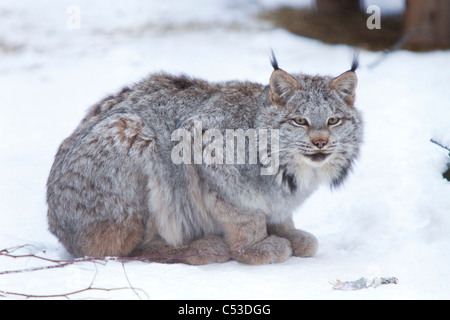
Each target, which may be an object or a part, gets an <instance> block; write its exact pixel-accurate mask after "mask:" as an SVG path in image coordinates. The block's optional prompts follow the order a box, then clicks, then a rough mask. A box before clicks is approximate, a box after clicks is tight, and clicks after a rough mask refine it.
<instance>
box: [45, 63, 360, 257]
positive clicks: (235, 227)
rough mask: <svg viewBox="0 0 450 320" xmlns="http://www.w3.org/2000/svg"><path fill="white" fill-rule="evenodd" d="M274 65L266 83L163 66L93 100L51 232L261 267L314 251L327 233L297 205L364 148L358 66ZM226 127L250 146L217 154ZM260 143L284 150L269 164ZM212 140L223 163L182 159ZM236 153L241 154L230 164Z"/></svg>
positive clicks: (122, 247) (56, 189)
mask: <svg viewBox="0 0 450 320" xmlns="http://www.w3.org/2000/svg"><path fill="white" fill-rule="evenodd" d="M271 63H272V67H273V72H272V75H271V77H270V80H269V84H268V85H262V84H258V83H252V82H240V81H230V82H225V83H210V82H207V81H203V80H200V79H194V78H191V77H188V76H186V75H178V76H174V75H170V74H166V73H158V74H152V75H150V76H148V77H147V78H145V79H143V80H141V81H140V82H138V83H136V84H134V85H132V86H129V87H125V88H123V89H122V90H120V92H118V93H117V94H114V95H111V96H108V97H106V98H105V99H103V100H102V101H100V102H98V103H97V104H95V105H94V106H92V107H91V108H90V109H89V110H88V112H87V114H86V116H85V117H84V119H83V120H82V121H81V123H80V124H79V126H78V127H77V128H76V130H75V131H74V132H73V133H72V134H71V135H70V136H69V137H68V138H67V139H65V140H64V141H63V142H62V144H61V146H60V147H59V149H58V151H57V154H56V156H55V161H54V164H53V166H52V169H51V172H50V176H49V178H48V182H47V203H48V221H49V229H50V231H51V232H52V233H53V234H54V235H56V237H57V238H58V239H59V241H60V242H61V243H62V244H63V245H64V246H65V248H66V249H67V251H68V252H69V253H70V254H72V255H73V256H75V257H83V256H91V257H105V256H119V257H131V256H139V257H144V258H145V259H147V260H148V261H155V262H164V263H186V264H194V265H201V264H209V263H220V262H225V261H228V260H231V259H232V260H236V261H238V262H242V263H246V264H254V265H258V264H268V263H278V262H282V261H285V260H286V259H287V258H289V257H290V256H297V257H309V256H313V255H314V254H315V253H316V251H317V249H318V241H317V239H316V238H315V237H314V236H313V235H312V234H310V233H308V232H305V231H302V230H297V229H296V228H295V226H294V223H293V217H292V214H293V211H294V210H295V209H296V208H298V207H299V206H300V205H301V204H302V203H303V202H304V201H305V200H306V199H307V198H308V197H309V196H310V195H311V193H312V192H313V191H314V190H315V189H316V188H317V187H318V186H319V185H321V184H326V185H331V186H338V185H340V184H341V183H342V182H343V181H344V179H345V178H346V176H347V175H348V173H349V171H350V170H351V168H352V165H353V162H354V160H355V159H356V158H357V156H358V154H359V148H360V144H361V141H362V127H363V123H362V118H361V114H360V112H359V111H358V110H357V109H356V108H355V107H354V102H355V89H356V84H357V76H356V73H355V70H356V68H357V65H358V61H357V59H356V58H355V59H354V61H353V65H352V67H351V69H350V70H349V71H347V72H345V73H343V74H341V75H339V76H337V77H330V76H310V75H305V74H289V73H287V72H286V71H284V70H282V69H280V68H279V66H278V62H277V60H276V58H275V56H274V55H272V59H271ZM199 123H200V124H201V126H200V128H199V125H198V124H199ZM180 129H182V130H184V131H183V132H184V133H185V135H184V136H183V137H182V139H181V138H180V137H178V138H177V137H175V139H174V132H176V131H177V130H180ZM227 130H234V132H238V131H239V130H241V132H245V133H247V136H246V137H244V140H241V142H242V141H244V143H243V144H241V148H238V147H236V148H234V147H233V149H231V148H230V149H227V150H225V151H223V152H220V150H219V149H218V148H216V149H214V148H213V149H211V148H209V149H208V146H209V147H210V145H209V144H212V143H213V142H214V143H218V142H220V144H218V145H216V146H220V145H223V144H222V142H224V141H222V140H221V139H223V140H226V139H225V137H227ZM251 130H254V132H256V133H260V132H262V133H264V132H266V133H267V136H266V137H265V138H264V139H262V138H261V136H260V135H259V134H255V135H250V134H248V133H249V132H253V131H251ZM208 132H209V133H211V132H213V133H215V136H214V137H212V136H211V134H210V135H209V137H208V139H203V140H202V139H200V140H198V139H197V140H195V139H196V137H197V138H198V137H199V135H202V137H205V136H206V135H207V133H208ZM187 133H189V134H187ZM220 134H222V135H220ZM234 138H236V137H234ZM250 138H252V139H253V138H254V139H256V140H255V141H256V147H255V143H253V142H252V141H251V139H250ZM272 138H274V139H272ZM275 138H277V139H275ZM231 140H233V137H232V138H231V139H230V141H231ZM263 140H264V141H263ZM199 141H200V142H199ZM180 143H185V144H184V145H183V146H185V147H186V148H184V149H183V148H180ZM208 143H209V144H208ZM177 146H178V148H179V149H176V147H177ZM242 146H243V147H244V149H245V150H244V151H245V152H246V153H245V155H244V156H243V155H242V154H239V153H240V152H242V149H243V148H242ZM174 148H175V150H176V151H175V152H174ZM189 148H192V150H191V149H189ZM255 148H257V149H258V153H257V155H261V154H264V153H265V155H266V157H265V158H266V160H267V159H268V158H271V157H272V159H277V161H276V162H274V165H273V166H272V169H274V170H272V172H271V173H268V174H262V171H261V169H264V168H267V167H268V166H269V165H270V164H269V162H268V161H263V160H264V159H263V158H264V157H260V156H259V157H256V158H255V157H253V156H252V155H251V152H252V151H254V149H255ZM207 149H208V150H209V155H210V156H212V157H215V158H216V160H217V161H210V162H208V163H207V162H206V161H202V159H201V158H200V159H197V161H195V159H192V158H191V161H174V159H173V158H174V155H175V156H180V157H184V156H188V155H190V153H189V152H190V151H192V153H193V156H194V158H195V157H196V151H197V155H198V152H200V155H205V151H206V150H207ZM230 150H231V151H230ZM206 153H208V152H206ZM230 155H231V156H235V159H237V158H239V157H240V159H241V161H240V162H237V161H233V162H232V163H230V161H223V160H224V159H222V157H223V158H225V157H226V156H230ZM190 156H192V155H190ZM181 159H183V158H181ZM255 159H256V160H255ZM178 160H179V159H178ZM193 160H194V161H193ZM220 160H222V161H220Z"/></svg>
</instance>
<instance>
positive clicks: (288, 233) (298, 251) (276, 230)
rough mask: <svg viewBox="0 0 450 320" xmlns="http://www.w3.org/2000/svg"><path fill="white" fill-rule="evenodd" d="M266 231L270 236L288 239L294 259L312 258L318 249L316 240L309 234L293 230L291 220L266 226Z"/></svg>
mask: <svg viewBox="0 0 450 320" xmlns="http://www.w3.org/2000/svg"><path fill="white" fill-rule="evenodd" d="M267 229H268V231H269V233H270V234H274V235H278V236H280V237H283V238H286V239H288V240H289V242H290V243H291V247H292V253H293V255H294V256H296V257H303V258H306V257H312V256H314V255H315V254H316V252H317V250H318V248H319V243H318V241H317V238H316V237H315V236H314V235H312V234H311V233H309V232H306V231H303V230H298V229H295V227H294V223H293V222H292V220H291V219H289V220H287V221H285V222H283V223H280V224H278V225H268V226H267Z"/></svg>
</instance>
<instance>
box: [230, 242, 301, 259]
mask: <svg viewBox="0 0 450 320" xmlns="http://www.w3.org/2000/svg"><path fill="white" fill-rule="evenodd" d="M291 255H292V249H291V244H290V242H289V240H287V239H284V238H280V237H277V236H274V235H272V236H270V237H268V238H265V239H264V240H262V241H260V242H258V243H255V244H253V245H251V246H249V247H247V248H244V249H242V250H238V251H235V252H233V258H234V259H235V260H236V261H239V262H242V263H246V264H253V265H257V264H269V263H278V262H283V261H285V260H286V259H287V258H289V257H290V256H291Z"/></svg>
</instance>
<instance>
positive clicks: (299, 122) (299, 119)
mask: <svg viewBox="0 0 450 320" xmlns="http://www.w3.org/2000/svg"><path fill="white" fill-rule="evenodd" d="M293 120H294V123H295V124H296V125H298V126H308V125H309V123H308V120H306V119H305V118H302V117H296V118H294V119H293Z"/></svg>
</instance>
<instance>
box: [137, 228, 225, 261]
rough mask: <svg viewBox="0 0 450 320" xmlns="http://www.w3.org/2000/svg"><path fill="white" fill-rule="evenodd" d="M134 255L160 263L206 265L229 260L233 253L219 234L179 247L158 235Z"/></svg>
mask: <svg viewBox="0 0 450 320" xmlns="http://www.w3.org/2000/svg"><path fill="white" fill-rule="evenodd" d="M132 256H139V257H141V258H143V259H145V260H147V261H152V262H160V263H185V264H190V265H205V264H212V263H223V262H227V261H228V260H230V257H231V254H230V252H229V249H228V246H227V245H226V243H225V241H224V240H223V239H222V238H221V237H219V236H214V235H208V236H205V237H204V238H201V239H197V240H193V241H191V242H189V243H187V244H185V245H181V246H177V247H174V246H171V245H169V244H168V243H167V242H166V241H165V240H164V239H162V238H161V237H160V236H156V237H155V238H154V239H152V241H151V242H150V243H148V244H145V245H144V246H141V247H138V248H137V249H136V250H135V251H134V252H133V253H132Z"/></svg>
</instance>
